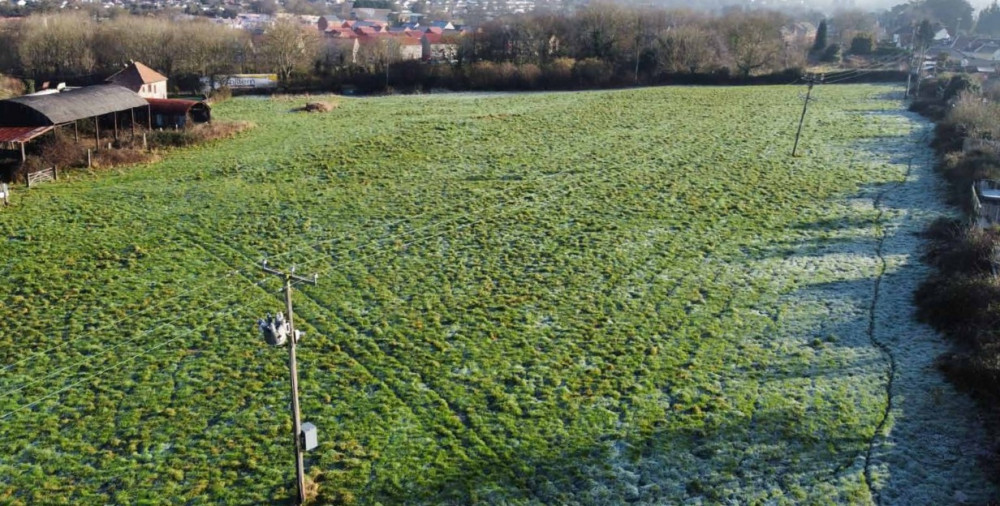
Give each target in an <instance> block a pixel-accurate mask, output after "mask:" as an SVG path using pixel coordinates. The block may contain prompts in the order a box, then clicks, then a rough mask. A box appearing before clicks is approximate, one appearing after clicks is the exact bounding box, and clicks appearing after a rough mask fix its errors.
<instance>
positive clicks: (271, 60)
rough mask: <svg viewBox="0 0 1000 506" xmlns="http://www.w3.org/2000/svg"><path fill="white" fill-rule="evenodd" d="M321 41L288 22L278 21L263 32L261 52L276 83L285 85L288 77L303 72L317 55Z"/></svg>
mask: <svg viewBox="0 0 1000 506" xmlns="http://www.w3.org/2000/svg"><path fill="white" fill-rule="evenodd" d="M321 43H322V40H321V39H320V38H319V33H318V32H317V31H316V30H315V29H308V28H307V27H303V26H302V25H300V24H299V23H297V22H295V21H292V20H288V19H285V20H279V21H277V22H275V23H274V24H272V25H271V26H269V27H268V28H267V29H266V30H265V31H264V37H263V38H262V39H261V52H262V53H263V55H264V58H265V60H266V61H267V62H268V64H269V65H270V66H271V67H272V68H274V69H275V71H276V72H277V74H278V79H280V80H281V81H282V82H287V81H288V80H289V79H291V77H292V73H293V72H295V71H296V70H299V69H304V68H307V67H308V66H309V65H310V64H312V63H313V61H315V59H316V57H317V55H318V54H319V50H320V45H321Z"/></svg>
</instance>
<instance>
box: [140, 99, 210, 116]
mask: <svg viewBox="0 0 1000 506" xmlns="http://www.w3.org/2000/svg"><path fill="white" fill-rule="evenodd" d="M146 101H147V102H149V107H150V110H151V111H152V112H153V114H172V115H177V116H181V115H184V114H187V113H188V111H190V110H191V109H194V108H202V109H209V106H208V104H206V103H205V102H199V101H197V100H181V99H178V98H169V99H167V98H147V99H146Z"/></svg>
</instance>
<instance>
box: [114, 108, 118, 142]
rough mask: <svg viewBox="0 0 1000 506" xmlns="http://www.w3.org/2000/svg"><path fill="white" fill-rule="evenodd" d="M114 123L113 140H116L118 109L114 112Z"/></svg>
mask: <svg viewBox="0 0 1000 506" xmlns="http://www.w3.org/2000/svg"><path fill="white" fill-rule="evenodd" d="M113 120H114V123H115V140H116V141H117V140H118V111H115V112H114V118H113Z"/></svg>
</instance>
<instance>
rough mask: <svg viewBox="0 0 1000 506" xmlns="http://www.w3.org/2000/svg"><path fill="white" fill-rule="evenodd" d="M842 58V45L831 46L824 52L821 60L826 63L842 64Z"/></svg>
mask: <svg viewBox="0 0 1000 506" xmlns="http://www.w3.org/2000/svg"><path fill="white" fill-rule="evenodd" d="M840 57H841V55H840V44H830V45H829V46H826V49H824V50H823V54H822V55H821V56H820V57H819V59H820V61H823V62H826V63H840Z"/></svg>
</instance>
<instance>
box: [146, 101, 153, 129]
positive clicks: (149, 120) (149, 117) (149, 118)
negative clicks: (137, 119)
mask: <svg viewBox="0 0 1000 506" xmlns="http://www.w3.org/2000/svg"><path fill="white" fill-rule="evenodd" d="M146 128H147V129H149V130H152V129H153V106H151V105H147V106H146Z"/></svg>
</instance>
